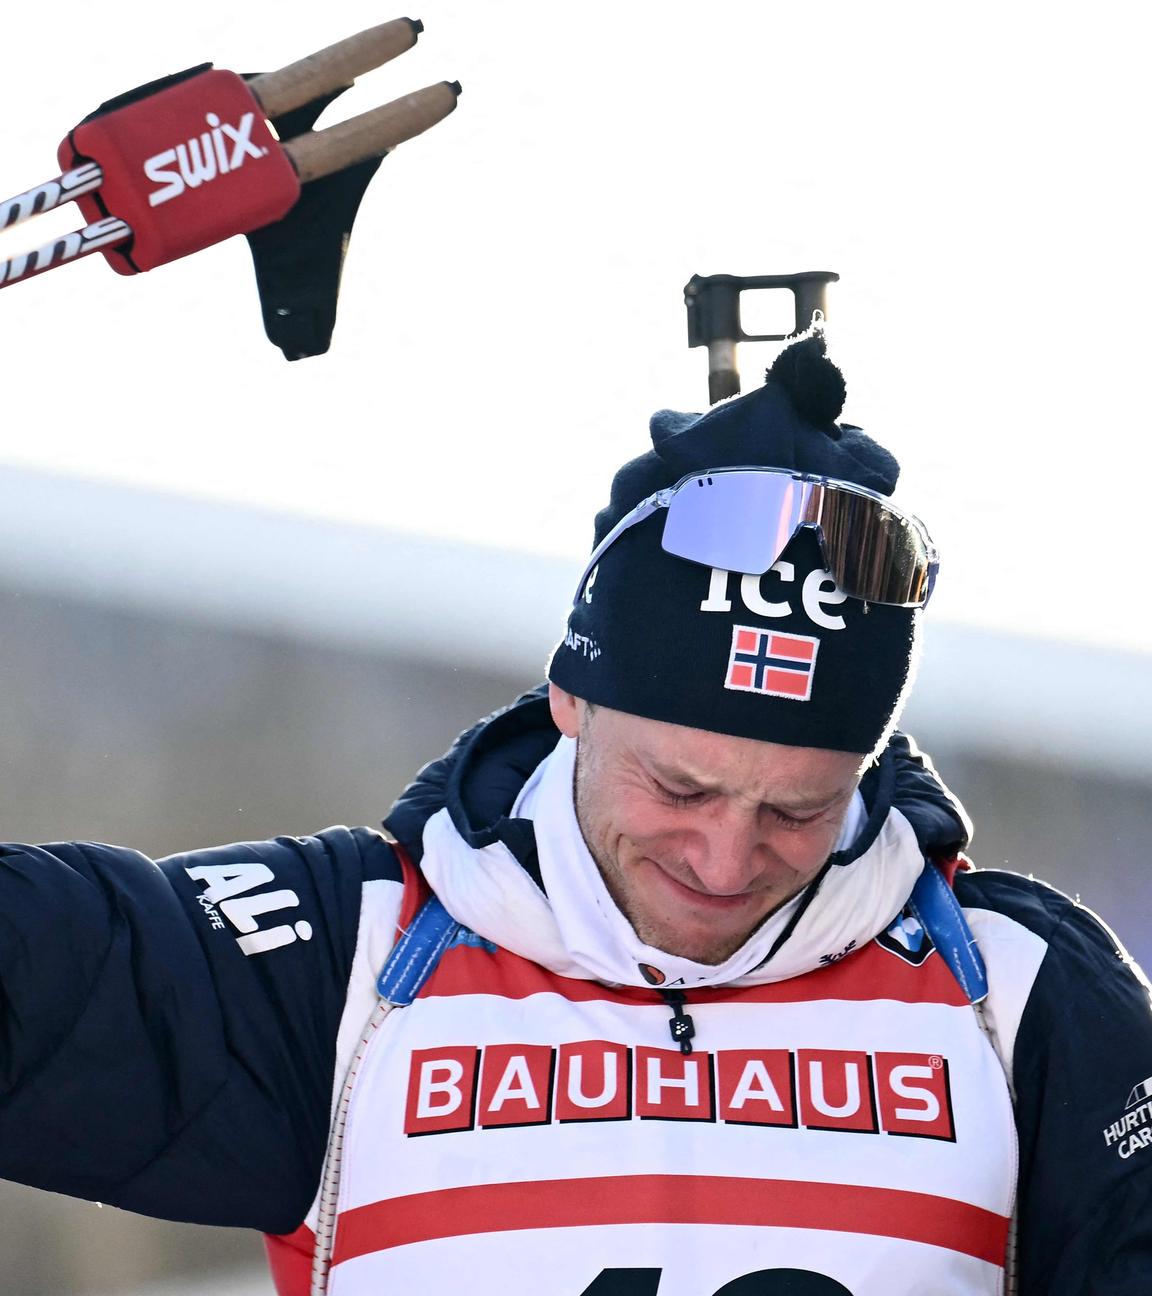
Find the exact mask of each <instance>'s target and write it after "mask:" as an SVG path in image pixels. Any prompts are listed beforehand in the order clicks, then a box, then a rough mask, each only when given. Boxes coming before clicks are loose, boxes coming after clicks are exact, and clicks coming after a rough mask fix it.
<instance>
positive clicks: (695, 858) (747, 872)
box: [685, 801, 768, 895]
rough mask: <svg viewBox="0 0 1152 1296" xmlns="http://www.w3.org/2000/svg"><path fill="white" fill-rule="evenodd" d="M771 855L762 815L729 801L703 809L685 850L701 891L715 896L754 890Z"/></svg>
mask: <svg viewBox="0 0 1152 1296" xmlns="http://www.w3.org/2000/svg"><path fill="white" fill-rule="evenodd" d="M767 855H768V845H767V843H766V842H765V840H764V838H763V833H762V832H761V825H760V820H759V815H758V813H757V812H756V811H755V810H752V809H747V808H744V807H741V806H739V805H735V804H733V803H731V802H727V801H725V802H721V803H718V804H713V805H710V806H707V807H702V808H701V810H700V818H699V820H698V822H697V823H696V824H694V825H693V831H692V833H691V837H690V840H689V841H688V842H687V843H686V850H685V859H686V861H687V863H688V866H689V867H690V868H691V870H692V872H693V873H694V874H695V875H696V878H697V880H698V881H699V883H700V886H701V889H702V890H705V891H708V892H709V893H711V894H712V895H739V894H740V893H741V892H744V891H748V890H750V889H751V888H752V887H753V886H754V885H755V883H756V881H757V880H758V879H759V878H760V876H761V875H762V874H763V872H764V870H765V867H766V864H767Z"/></svg>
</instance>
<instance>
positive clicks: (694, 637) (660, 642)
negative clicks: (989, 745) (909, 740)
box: [548, 332, 920, 753]
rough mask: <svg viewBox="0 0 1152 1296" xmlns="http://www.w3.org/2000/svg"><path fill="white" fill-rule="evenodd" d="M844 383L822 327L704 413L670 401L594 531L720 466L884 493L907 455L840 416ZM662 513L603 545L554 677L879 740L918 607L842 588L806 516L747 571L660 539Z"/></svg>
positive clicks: (622, 695)
mask: <svg viewBox="0 0 1152 1296" xmlns="http://www.w3.org/2000/svg"><path fill="white" fill-rule="evenodd" d="M844 395H845V388H844V380H843V377H842V376H841V373H840V370H839V369H838V368H837V367H836V366H835V365H834V364H833V363H832V362H831V361H830V360H829V359H828V358H827V354H826V348H825V340H824V335H823V333H821V332H816V333H813V334H810V335H808V336H806V337H804V338H802V339H801V340H800V341H798V342H795V343H793V344H792V345H791V346H790V347H788V348H786V349H785V350H784V351H783V352H782V353H781V354H780V356H779V357H778V358H777V360H776V362H775V363H774V364H773V365H772V367H771V369H769V371H768V374H767V380H766V382H765V384H764V386H763V387H760V388H758V389H757V390H755V391H752V392H749V393H747V394H746V395H744V396H738V397H735V398H733V399H732V400H728V401H724V402H723V403H721V404H719V405H716V406H714V407H713V408H712V409H711V410H709V411H708V413H706V414H681V413H677V412H676V411H674V410H660V411H659V412H658V413H656V414H654V415H653V417H652V420H651V427H650V430H651V434H652V446H653V448H652V449H651V450H649V451H648V452H647V453H646V454H642V455H640V456H639V458H637V459H633V460H631V461H630V462H629V463H626V464H625V465H624V466H623V467H622V468H621V469H620V470H619V471H618V472H617V473H616V476H615V478H614V479H613V482H612V494H611V499H610V501H609V503H608V506H607V507H606V508H604V509H602V510H601V511H600V513H598V514H597V517H596V534H595V543H599V542H600V540H601V539H602V538H603V537H604V536H605V535H606V534H607V533H608V532H609V531H610V530H611V528H612V527H613V526H614V525H615V524H616V523H617V522H618V521H619V520H620V519H621V518H622V517H623V516H624V515H625V514H626V513H628V512H629V511H630V510H631V509H632V508H633V507H634V506H635V505H636V504H638V503H639V502H640V501H641V500H642V499H644V498H645V497H647V496H648V495H651V494H653V493H654V492H655V491H658V490H662V489H664V488H665V487H668V486H672V485H674V484H675V483H676V482H677V481H679V480H680V478H682V477H684V476H686V475H687V474H689V473H694V472H703V471H706V470H707V469H710V468H724V467H732V466H737V465H759V466H763V467H772V468H785V469H794V470H797V471H800V472H805V473H815V474H818V475H820V476H824V477H833V478H837V479H838V480H840V481H848V482H854V483H855V484H857V485H859V486H865V487H867V488H868V489H870V490H873V491H877V492H879V493H880V494H884V495H890V494H891V493H892V490H893V489H894V487H895V485H896V479H897V477H898V475H899V471H900V469H899V465H898V464H897V463H896V460H895V459H894V458H893V457H892V456H891V455H890V454H889V453H888V451H887V450H885V449H883V447H881V446H879V445H877V444H876V442H875V441H873V440H872V439H871V438H870V437H867V436H865V435H864V433H863V432H862V431H861V430H860V429H859V428H857V427H853V426H852V425H851V424H847V423H845V424H840V423H837V421H836V420H837V419H838V418H839V415H840V411H841V409H842V408H843V404H844ZM666 516H667V514H666V513H665V511H664V510H663V509H658V510H656V512H655V513H654V514H653V516H651V517H649V518H646V519H645V520H644V521H643V522H640V523H638V524H637V525H636V526H633V527H631V528H630V529H629V530H627V531H625V532H624V534H623V535H622V536H620V538H619V539H617V540H616V541H615V542H614V543H613V544H612V545H610V546H609V548H608V549H607V550H606V551H605V553H604V554H603V556H602V557H601V559H600V561H599V563H598V565H597V569H596V571H595V572H594V574H593V576H592V577H590V579H589V581H588V582H586V584H585V590H584V592H583V595H582V597H581V598H580V600H579V602H578V603H577V604H576V606H575V607H574V608H573V609H572V612H571V615H570V616H569V618H568V631H567V634H566V635H565V637H564V640H563V642H562V643H561V644H559V645H558V647H557V648H556V651H555V652H554V653H553V656H552V660H551V662H550V663H549V667H548V677H549V679H551V680H552V681H553V682H554V683H556V684H558V685H559V686H560V687H561V688H562V689H564V690H565V691H566V692H568V693H572V694H574V695H576V696H577V697H582V698H584V699H586V700H587V701H589V702H596V703H599V704H601V705H603V706H607V707H612V708H614V709H615V710H618V711H627V712H630V713H631V714H633V715H639V716H646V717H648V718H649V719H652V720H665V721H669V722H671V723H673V724H680V725H688V726H690V727H692V728H696V729H707V730H711V731H713V732H715V733H726V734H735V735H738V736H740V737H744V738H757V739H761V740H764V741H767V742H775V743H784V744H787V745H789V746H796V747H822V748H828V749H831V750H834V751H848V752H860V753H869V752H873V751H875V750H876V749H877V748H878V747H879V746H880V745H881V744H882V742H883V741H884V740H885V739H886V737H887V735H888V733H889V732H890V730H891V728H892V727H893V726H894V725H895V722H896V719H897V716H898V714H899V711H900V707H901V705H902V703H903V699H904V696H905V694H906V692H907V688H908V685H909V683H910V681H911V667H912V661H913V656H914V651H915V643H916V631H917V626H918V623H919V617H920V610H919V609H918V608H902V607H892V606H888V605H884V604H879V603H868V604H865V603H863V602H861V601H860V600H859V599H855V598H848V597H845V596H844V595H843V594H842V593H841V592H840V591H839V590H838V589H837V588H836V586H835V582H834V581H833V580H832V577H831V576H830V575H829V574H828V572H827V571H825V570H824V561H823V558H822V556H821V553H820V546H819V544H818V542H817V540H816V537H815V535H814V534H813V533H812V532H811V531H803V530H802V531H800V532H798V533H797V535H796V536H795V537H794V538H793V540H792V541H791V542H790V543H789V544H788V546H787V548H786V549H785V550H784V552H783V553H782V554H781V556H780V559H779V560H778V561H777V563H776V564H775V565H774V566H773V568H772V569H771V571H769V572H766V573H765V574H764V575H763V576H746V575H741V574H739V573H726V572H720V571H714V570H712V569H710V568H708V567H705V566H703V565H701V564H699V563H694V562H689V561H688V560H686V559H683V558H677V557H675V556H673V555H672V554H668V553H665V551H664V550H663V549H662V548H661V545H660V539H661V535H662V533H663V526H664V519H665V517H666ZM752 521H753V520H752V519H750V524H751V523H752Z"/></svg>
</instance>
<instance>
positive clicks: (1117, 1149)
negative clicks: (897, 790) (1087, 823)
mask: <svg viewBox="0 0 1152 1296" xmlns="http://www.w3.org/2000/svg"><path fill="white" fill-rule="evenodd" d="M965 886H967V887H968V888H969V889H971V888H976V889H977V890H978V891H979V892H980V893H981V899H979V900H977V901H976V903H977V904H979V905H980V906H981V907H983V906H985V905H987V906H988V907H989V908H991V909H994V910H995V911H996V912H998V913H999V914H1001V915H1002V916H1006V917H1008V918H1010V920H1012V921H1013V922H1016V923H1018V924H1020V926H1022V927H1024V928H1025V929H1026V930H1027V932H1029V933H1031V937H1032V938H1033V944H1034V947H1035V949H1036V951H1037V954H1038V957H1039V962H1038V966H1037V968H1036V971H1035V979H1034V981H1033V982H1032V984H1031V987H1030V988H1028V987H1025V988H1024V991H1025V993H1026V999H1024V1001H1023V1008H1022V1011H1021V1012H1020V1017H1019V1028H1018V1030H1017V1031H1016V1035H1015V1041H1014V1048H1013V1052H1012V1077H1013V1084H1014V1088H1015V1105H1016V1125H1017V1131H1018V1134H1019V1147H1020V1172H1019V1190H1018V1199H1017V1200H1018V1223H1019V1243H1018V1261H1019V1279H1020V1281H1019V1292H1020V1296H1144V1294H1145V1293H1148V1292H1152V998H1150V991H1149V985H1148V982H1147V981H1146V980H1145V978H1144V977H1143V975H1142V973H1141V972H1140V970H1139V968H1138V967H1136V965H1135V964H1134V963H1133V962H1132V961H1131V960H1130V959H1129V958H1128V956H1127V954H1126V953H1125V951H1124V950H1123V948H1122V947H1121V946H1120V944H1119V942H1118V941H1117V939H1116V937H1115V936H1114V935H1113V934H1112V932H1111V931H1109V930H1108V928H1107V927H1105V926H1104V924H1103V923H1101V922H1100V921H1099V919H1097V918H1096V916H1095V915H1094V914H1093V913H1091V911H1090V910H1088V909H1085V908H1083V907H1081V906H1080V905H1077V904H1074V903H1073V902H1072V901H1071V900H1069V899H1068V898H1067V897H1065V896H1063V895H1061V894H1060V893H1059V892H1057V891H1054V890H1052V889H1051V888H1049V887H1046V886H1044V885H1043V884H1041V883H1037V882H1033V881H1031V880H1030V879H1026V878H1021V877H1017V876H1015V875H1012V874H1008V873H992V872H988V873H984V872H978V873H976V874H974V875H972V878H971V881H969V882H968V883H967V884H966V883H965V882H963V881H960V882H959V884H958V888H957V889H958V891H960V890H961V888H964V887H965ZM962 898H963V897H962ZM964 903H965V904H969V903H972V901H971V899H969V898H964ZM1035 938H1039V940H1040V941H1042V942H1043V944H1042V945H1039V944H1036V943H1035Z"/></svg>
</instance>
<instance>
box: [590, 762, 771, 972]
mask: <svg viewBox="0 0 1152 1296" xmlns="http://www.w3.org/2000/svg"><path fill="white" fill-rule="evenodd" d="M583 746H584V745H583V743H577V745H576V767H575V770H574V772H573V775H572V781H573V803H574V805H575V808H576V823H577V826H578V827H579V829H580V836H581V837H582V838H583V839H584V845H585V846H586V847H587V848H588V854H589V855H591V856H592V862H593V863H594V864H595V865H596V868H597V870H598V871H599V873H600V877H601V878H602V879H603V881H604V885H605V887H606V888H607V890H608V894H609V895H610V896H611V897H612V903H613V904H614V905H615V906H616V908H617V909H619V911H620V912H621V913H622V914H623V915H624V917H625V918H626V919H627V920H628V922H629V924H630V925H631V927H632V930H633V931H634V932H635V933H636V936H637V938H638V939H639V940H641V941H643V942H644V944H645V945H648V946H650V947H651V948H652V949H655V950H660V951H661V952H662V953H664V954H670V955H672V957H674V958H684V959H689V960H691V961H692V962H693V963H702V964H704V965H706V966H709V967H715V966H717V965H718V964H720V963H724V962H726V961H727V960H728V959H730V958H731V957H732V955H733V954H735V953H736V951H737V950H739V949H740V948H741V947H742V946H743V945H746V944H747V943H748V941H749V940H751V939H752V937H753V936H754V935H755V933H756V932H757V931H758V930H759V929H760V927H761V925H762V924H763V923H764V922H766V921H767V920H768V918H769V917H771V914H772V913H775V911H776V909H777V908H779V906H778V905H777V906H773V909H772V910H771V912H770V913H768V914H765V915H763V916H762V917H761V918H759V919H758V920H757V921H756V922H755V923H754V924H753V925H752V927H750V928H749V930H748V931H746V932H744V933H743V934H741V935H740V936H737V937H731V938H729V939H728V940H726V941H723V942H720V943H716V944H712V945H709V946H704V947H701V948H698V949H685V948H684V945H683V941H682V940H678V938H677V937H676V935H675V933H673V932H670V931H668V929H667V927H666V926H665V925H664V924H662V923H660V922H659V921H658V920H656V921H651V920H649V919H647V918H645V917H644V915H643V914H640V913H637V912H636V909H635V906H633V905H631V904H629V903H628V899H627V897H626V895H625V894H624V886H623V873H624V870H623V868H622V867H621V866H620V864H619V861H618V860H617V859H615V858H609V856H608V854H607V852H606V851H605V850H603V849H602V848H601V847H600V846H599V845H598V844H597V841H596V836H595V833H594V832H593V831H592V822H593V819H594V816H593V815H592V813H591V811H590V809H589V805H588V782H589V780H588V778H587V771H586V768H585V764H584V761H583V760H582V752H583ZM785 903H787V901H781V904H785Z"/></svg>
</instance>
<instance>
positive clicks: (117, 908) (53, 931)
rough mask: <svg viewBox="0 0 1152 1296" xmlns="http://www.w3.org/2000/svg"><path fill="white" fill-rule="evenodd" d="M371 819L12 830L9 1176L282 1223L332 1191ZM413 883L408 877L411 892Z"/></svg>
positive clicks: (4, 1020)
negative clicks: (330, 1139) (294, 830)
mask: <svg viewBox="0 0 1152 1296" xmlns="http://www.w3.org/2000/svg"><path fill="white" fill-rule="evenodd" d="M399 879H400V870H399V866H398V862H397V860H396V857H395V855H394V854H393V852H392V850H391V848H390V847H389V846H388V845H387V843H386V842H385V841H384V839H383V838H382V837H381V836H380V835H379V834H378V833H375V832H372V831H371V830H369V829H355V830H351V831H350V830H348V829H344V828H333V829H328V830H326V831H325V832H322V833H320V834H319V835H317V836H315V837H309V838H287V837H282V838H277V839H276V840H274V841H266V842H254V843H242V844H237V845H232V846H226V847H220V848H218V849H213V850H203V851H197V852H194V853H191V854H187V855H179V856H173V857H171V858H169V859H166V860H161V861H160V862H159V863H154V862H153V861H151V860H149V859H146V858H145V857H144V856H142V855H140V854H138V853H136V852H133V851H129V850H123V849H119V848H116V847H111V846H101V845H95V844H91V843H69V844H65V845H51V846H0V1044H2V1050H3V1051H2V1055H0V1175H3V1176H4V1177H6V1178H10V1179H14V1180H17V1181H19V1182H22V1183H26V1184H30V1185H32V1186H34V1187H38V1188H46V1189H50V1190H52V1191H54V1192H61V1193H68V1194H70V1195H72V1196H77V1197H85V1198H89V1199H92V1200H99V1201H103V1202H109V1203H111V1204H113V1205H116V1206H121V1207H124V1208H125V1209H128V1210H134V1211H140V1212H143V1213H146V1214H150V1215H158V1216H162V1217H165V1218H169V1219H176V1220H186V1221H191V1222H195V1223H204V1224H230V1225H241V1226H245V1227H251V1228H257V1229H261V1230H265V1231H269V1232H276V1233H283V1232H287V1231H290V1230H291V1229H293V1228H294V1227H295V1226H296V1225H298V1224H299V1223H300V1221H301V1219H302V1218H303V1217H304V1214H305V1212H306V1211H307V1209H308V1206H309V1204H310V1202H311V1200H312V1197H313V1195H314V1193H315V1190H316V1186H317V1183H318V1181H319V1176H320V1170H321V1165H322V1160H323V1155H324V1148H325V1144H326V1139H327V1126H328V1116H329V1109H330V1098H331V1092H332V1083H333V1066H334V1060H335V1048H336V1036H337V1031H338V1028H339V1024H340V1018H341V1014H342V1011H343V1008H344V1000H345V991H346V985H347V981H348V974H349V970H350V967H351V964H352V959H353V955H354V953H355V946H356V938H357V929H358V919H359V912H360V904H361V896H362V893H363V889H364V884H365V883H366V882H370V881H373V880H378V881H382V882H385V883H389V884H396V883H398V881H399ZM396 890H397V894H399V887H398V886H397V887H396Z"/></svg>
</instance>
